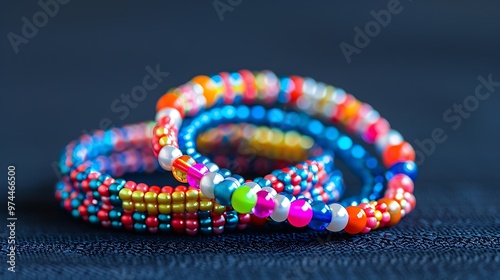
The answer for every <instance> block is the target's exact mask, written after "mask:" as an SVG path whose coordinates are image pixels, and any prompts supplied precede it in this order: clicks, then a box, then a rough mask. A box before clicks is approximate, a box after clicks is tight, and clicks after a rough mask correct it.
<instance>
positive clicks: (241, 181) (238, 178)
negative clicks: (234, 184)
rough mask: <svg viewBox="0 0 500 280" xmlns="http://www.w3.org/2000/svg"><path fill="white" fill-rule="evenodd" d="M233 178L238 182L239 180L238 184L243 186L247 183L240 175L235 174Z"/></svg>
mask: <svg viewBox="0 0 500 280" xmlns="http://www.w3.org/2000/svg"><path fill="white" fill-rule="evenodd" d="M231 177H233V178H235V179H236V180H238V182H239V183H240V185H243V184H244V183H245V179H244V178H243V177H241V176H240V175H238V174H233V175H232V176H231Z"/></svg>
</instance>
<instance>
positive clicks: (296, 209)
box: [288, 199, 313, 227]
mask: <svg viewBox="0 0 500 280" xmlns="http://www.w3.org/2000/svg"><path fill="white" fill-rule="evenodd" d="M312 216H313V211H312V208H311V204H309V203H307V201H305V200H303V199H297V200H294V201H292V203H291V204H290V212H289V213H288V222H289V223H290V224H291V225H292V226H294V227H305V226H307V224H309V222H310V221H311V219H312Z"/></svg>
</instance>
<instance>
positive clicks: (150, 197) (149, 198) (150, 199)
mask: <svg viewBox="0 0 500 280" xmlns="http://www.w3.org/2000/svg"><path fill="white" fill-rule="evenodd" d="M157 196H158V195H157V194H156V193H155V192H147V193H146V194H145V195H144V201H145V202H146V203H154V204H156V197H157Z"/></svg>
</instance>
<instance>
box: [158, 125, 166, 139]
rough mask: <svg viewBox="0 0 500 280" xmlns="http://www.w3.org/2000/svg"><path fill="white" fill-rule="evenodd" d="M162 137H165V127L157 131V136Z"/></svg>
mask: <svg viewBox="0 0 500 280" xmlns="http://www.w3.org/2000/svg"><path fill="white" fill-rule="evenodd" d="M162 135H165V128H164V127H158V128H157V129H156V136H158V137H161V136H162Z"/></svg>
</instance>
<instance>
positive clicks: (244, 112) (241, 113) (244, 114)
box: [236, 105, 250, 121]
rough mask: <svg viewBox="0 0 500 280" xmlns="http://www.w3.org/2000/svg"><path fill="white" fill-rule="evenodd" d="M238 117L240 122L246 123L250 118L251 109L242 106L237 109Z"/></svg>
mask: <svg viewBox="0 0 500 280" xmlns="http://www.w3.org/2000/svg"><path fill="white" fill-rule="evenodd" d="M236 117H237V118H238V120H239V121H245V120H247V119H248V118H249V117H250V109H248V106H245V105H241V106H238V108H237V109H236Z"/></svg>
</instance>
